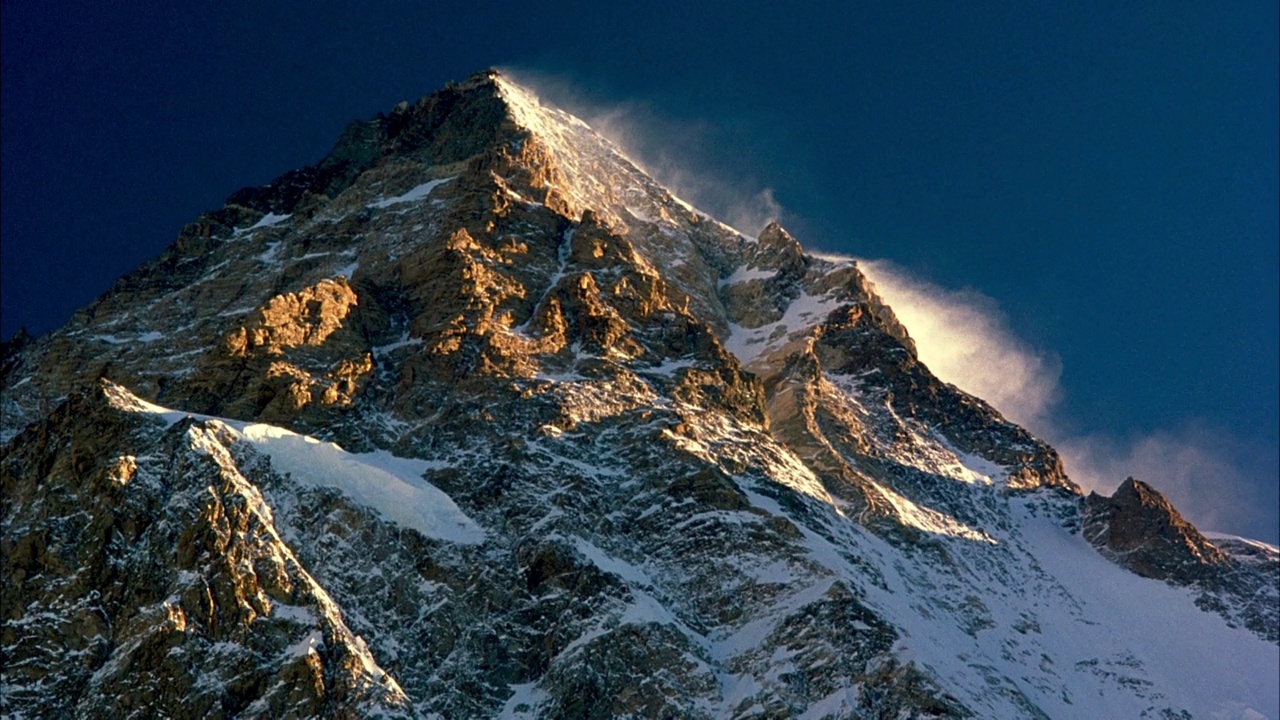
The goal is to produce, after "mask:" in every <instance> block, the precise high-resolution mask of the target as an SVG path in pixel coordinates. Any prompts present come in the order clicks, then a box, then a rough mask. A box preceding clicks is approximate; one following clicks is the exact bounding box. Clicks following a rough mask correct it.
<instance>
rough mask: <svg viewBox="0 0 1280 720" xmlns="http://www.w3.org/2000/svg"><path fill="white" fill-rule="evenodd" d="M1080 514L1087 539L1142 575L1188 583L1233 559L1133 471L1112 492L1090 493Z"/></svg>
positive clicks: (1103, 551) (1209, 574)
mask: <svg viewBox="0 0 1280 720" xmlns="http://www.w3.org/2000/svg"><path fill="white" fill-rule="evenodd" d="M1081 519H1082V530H1083V533H1084V537H1085V539H1086V540H1088V541H1089V542H1090V543H1092V544H1093V545H1094V546H1095V547H1097V548H1098V550H1099V551H1100V552H1101V553H1102V554H1103V555H1105V556H1107V557H1109V558H1111V559H1112V560H1114V561H1115V562H1117V563H1118V564H1120V565H1122V566H1124V567H1126V568H1128V569H1130V570H1132V571H1133V572H1135V573H1137V574H1139V575H1142V576H1143V577H1150V578H1156V579H1159V580H1168V581H1172V582H1176V583H1179V584H1183V585H1185V584H1190V583H1193V582H1197V581H1205V580H1211V579H1212V578H1213V576H1214V575H1215V572H1216V570H1217V568H1219V567H1222V566H1226V565H1227V564H1229V558H1228V557H1227V556H1226V554H1224V553H1223V552H1222V551H1221V550H1219V549H1218V548H1217V547H1216V546H1214V545H1213V544H1212V543H1211V542H1209V540H1208V539H1206V538H1205V537H1204V536H1203V535H1201V534H1200V532H1199V531H1198V530H1196V528H1195V526H1194V525H1192V524H1191V523H1189V522H1187V521H1186V520H1185V519H1184V518H1183V517H1182V515H1181V514H1179V513H1178V511H1177V510H1176V509H1175V508H1174V507H1173V505H1172V504H1170V503H1169V501H1168V500H1167V499H1165V497H1164V496H1163V495H1161V494H1160V492H1159V491H1158V490H1156V489H1155V488H1153V487H1151V486H1150V485H1148V484H1146V483H1144V482H1142V481H1140V480H1136V479H1134V478H1132V477H1130V478H1128V479H1126V480H1125V481H1124V482H1123V483H1121V484H1120V487H1118V488H1116V491H1115V493H1113V494H1112V495H1111V497H1106V496H1104V495H1099V494H1098V493H1097V492H1092V493H1089V496H1088V497H1087V498H1085V506H1084V512H1083V516H1082V518H1081Z"/></svg>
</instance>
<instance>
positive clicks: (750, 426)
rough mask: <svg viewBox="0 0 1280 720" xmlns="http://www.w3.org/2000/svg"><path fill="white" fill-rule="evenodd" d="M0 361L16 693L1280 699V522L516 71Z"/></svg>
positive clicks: (250, 713) (349, 708)
mask: <svg viewBox="0 0 1280 720" xmlns="http://www.w3.org/2000/svg"><path fill="white" fill-rule="evenodd" d="M281 131H282V132H287V129H282V130H281ZM0 373H2V378H0V382H2V385H0V387H2V388H3V398H2V407H0V409H2V411H3V436H2V438H0V439H2V440H3V442H4V446H3V448H4V449H3V458H2V460H0V481H2V483H3V487H2V489H3V518H2V522H3V525H2V528H3V531H2V532H3V537H2V541H3V548H2V549H3V569H2V573H3V578H2V587H0V614H2V615H3V626H2V629H0V653H2V655H0V666H2V669H0V683H2V684H0V699H2V702H3V713H4V714H5V716H7V717H15V718H18V717H21V718H46V717H47V718H63V717H84V718H153V717H154V718H158V717H171V718H231V717H244V718H257V717H268V718H272V719H273V720H275V719H279V718H302V717H333V718H360V717H404V718H499V717H500V718H613V717H632V718H791V717H802V718H1191V717H1196V718H1258V717H1270V718H1277V717H1278V716H1280V700H1278V699H1277V688H1276V678H1277V676H1278V675H1280V644H1278V643H1280V638H1278V633H1277V608H1278V607H1280V591H1278V590H1277V583H1278V582H1280V554H1277V550H1276V548H1274V547H1272V546H1269V545H1265V544H1262V543H1256V542H1252V541H1248V540H1244V539H1240V538H1230V537H1221V536H1206V535H1204V534H1202V533H1200V532H1199V531H1198V530H1197V529H1196V528H1195V527H1193V526H1191V525H1190V524H1189V523H1187V522H1186V521H1185V520H1183V519H1182V518H1181V516H1180V515H1179V514H1178V513H1177V511H1176V510H1175V509H1174V508H1172V507H1171V506H1170V505H1169V503H1168V502H1167V501H1165V500H1164V498H1162V497H1161V496H1160V495H1159V493H1157V492H1156V491H1155V490H1154V489H1153V488H1152V487H1151V486H1149V485H1146V484H1144V483H1141V482H1138V481H1133V480H1130V481H1128V482H1126V483H1124V484H1123V485H1121V486H1120V489H1119V490H1118V491H1117V492H1116V493H1115V495H1114V496H1112V497H1109V498H1108V497H1102V496H1098V495H1089V496H1087V497H1086V496H1085V495H1084V494H1083V493H1082V491H1081V489H1080V488H1079V487H1078V486H1077V485H1076V484H1075V483H1074V482H1073V481H1072V480H1071V479H1070V478H1069V477H1068V476H1067V474H1066V473H1065V472H1064V470H1063V465H1062V462H1061V460H1060V458H1059V456H1058V453H1057V452H1055V451H1054V449H1053V448H1052V447H1050V446H1048V445H1047V444H1045V443H1044V442H1042V441H1040V440H1038V439H1037V438H1035V437H1033V436H1032V435H1031V434H1030V433H1028V432H1027V431H1026V430H1024V429H1022V428H1021V427H1018V426H1017V425H1015V424H1013V423H1011V422H1009V421H1007V420H1006V419H1004V418H1003V417H1002V416H1001V415H1000V413H999V412H997V411H996V410H995V409H993V408H992V407H991V406H989V405H988V404H987V403H985V402H983V401H982V400H981V399H979V398H976V397H973V396H971V395H968V394H966V393H965V392H963V391H961V390H960V389H958V388H956V387H954V386H952V385H949V384H947V383H945V382H942V381H940V380H938V379H937V378H936V377H935V376H934V375H933V374H932V373H931V372H930V371H929V369H928V368H927V367H926V366H925V365H924V364H922V363H921V362H920V360H919V359H918V357H917V355H916V352H915V347H914V344H913V342H912V340H911V336H910V328H906V327H903V325H902V324H901V323H899V322H898V320H897V319H896V318H895V316H894V313H893V309H892V308H890V307H889V306H887V305H886V304H885V303H884V302H883V301H882V300H881V299H880V298H879V297H878V296H877V295H876V292H875V288H874V286H872V285H871V284H870V283H869V282H868V280H867V279H866V277H865V276H864V275H863V274H862V272H861V271H860V270H859V267H858V264H857V263H856V262H854V261H852V260H844V259H833V258H830V257H826V256H817V255H813V254H810V253H807V252H806V251H805V250H804V248H803V247H802V246H801V244H800V243H799V242H798V241H797V240H796V239H795V238H793V237H792V236H791V235H790V234H789V233H788V232H787V231H786V230H785V229H783V228H782V227H780V226H779V225H777V224H770V225H769V226H768V227H766V228H765V229H764V230H763V231H762V232H761V233H759V235H758V237H749V236H747V235H745V234H743V233H741V232H739V231H738V230H735V229H734V228H732V227H729V226H727V225H725V224H723V223H721V222H718V221H717V220H716V219H714V218H712V217H710V216H708V215H706V214H704V213H702V212H700V211H699V210H697V209H695V208H694V207H692V206H690V205H689V204H687V203H685V202H683V201H682V200H680V199H679V198H677V197H676V196H674V195H673V194H672V193H671V192H669V191H668V190H666V189H664V188H663V187H661V186H660V185H659V184H657V183H656V182H655V181H654V180H653V179H652V178H650V177H649V176H647V175H646V174H645V173H644V172H643V171H642V170H641V169H640V168H638V167H637V166H636V165H635V164H633V163H632V162H630V161H629V160H628V159H627V158H626V157H625V156H624V155H623V154H622V153H621V152H620V151H619V150H618V149H617V148H616V147H615V146H614V145H613V144H611V143H610V142H609V141H608V140H606V139H604V138H603V137H601V136H600V135H597V134H596V133H595V132H593V131H592V129H591V128H590V127H588V125H587V124H585V123H584V122H582V121H581V120H579V119H577V118H575V117H573V116H572V115H569V114H567V113H565V112H562V111H560V110H557V109H555V108H552V107H548V106H546V105H544V104H543V103H541V102H540V101H539V100H538V98H537V97H536V96H535V95H534V94H533V93H531V92H530V91H528V90H526V89H524V88H522V87H520V86H519V85H517V84H516V83H514V82H512V81H511V80H510V79H508V78H506V77H504V76H501V75H499V74H498V73H495V72H492V71H490V72H484V73H480V74H477V75H475V76H473V77H471V78H469V79H467V80H466V81H465V82H462V83H459V84H454V85H450V86H448V87H446V88H445V89H443V90H441V91H439V92H437V93H435V94H433V95H430V96H429V97H426V98H423V99H422V100H420V101H418V102H416V103H413V104H409V103H401V104H400V105H398V106H396V107H395V108H394V109H392V110H391V111H390V112H389V113H386V114H379V115H378V116H376V117H375V118H373V119H372V120H369V121H365V122H356V123H353V124H352V125H351V126H350V127H348V128H347V130H346V131H345V132H344V133H343V134H342V136H341V138H340V139H339V140H338V143H337V145H336V146H335V147H334V149H333V151H332V152H331V153H330V154H329V155H328V156H327V157H326V158H324V159H323V160H321V161H320V162H319V163H317V164H316V165H313V166H311V167H307V168H303V169H301V170H295V171H291V172H288V173H286V174H284V175H282V176H281V177H280V178H279V179H277V180H275V181H274V182H272V183H271V184H270V185H267V186H265V187H258V188H247V189H244V190H240V191H238V192H236V193H234V194H232V195H231V196H230V198H229V199H228V201H227V203H226V205H225V206H224V207H222V208H221V209H219V210H216V211H213V212H210V213H207V214H205V215H203V216H201V217H200V218H198V219H197V220H196V221H195V222H193V223H191V224H190V225H188V226H187V227H185V228H183V229H182V231H181V232H180V233H179V235H178V238H177V240H176V241H175V242H174V243H173V244H172V245H171V246H170V247H169V248H168V249H167V250H165V251H164V252H163V253H162V254H161V255H160V256H159V257H158V258H156V259H155V260H153V261H151V262H149V263H147V264H146V265H144V266H143V267H141V268H139V269H138V270H137V271H136V272H134V273H132V274H130V275H128V276H126V277H124V278H122V279H120V280H119V281H118V282H117V283H116V284H115V286H114V287H113V288H111V290H110V291H109V292H107V293H106V294H105V295H103V296H102V297H101V298H99V299H98V300H97V301H95V302H94V303H92V304H91V305H89V306H88V307H86V308H84V309H82V310H81V311H79V312H78V313H77V314H76V315H75V316H74V317H73V318H72V320H71V321H70V322H69V323H68V324H67V325H66V326H65V327H63V328H62V329H60V330H58V331H56V332H53V333H51V334H49V335H47V336H44V337H40V338H31V337H28V336H25V335H20V336H17V337H15V338H13V339H12V340H10V341H9V342H7V343H5V345H4V348H3V358H2V360H0ZM1156 480H1158V479H1156Z"/></svg>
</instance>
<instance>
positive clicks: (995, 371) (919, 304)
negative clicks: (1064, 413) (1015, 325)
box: [858, 260, 1062, 433]
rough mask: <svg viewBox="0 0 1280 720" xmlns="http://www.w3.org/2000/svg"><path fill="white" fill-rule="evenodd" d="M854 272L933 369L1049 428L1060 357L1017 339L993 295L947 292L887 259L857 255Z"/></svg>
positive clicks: (1026, 422) (1026, 421) (1033, 425)
mask: <svg viewBox="0 0 1280 720" xmlns="http://www.w3.org/2000/svg"><path fill="white" fill-rule="evenodd" d="M858 266H859V267H860V268H861V269H862V272H863V273H864V274H865V275H866V276H867V278H868V279H869V280H871V282H872V284H874V285H875V288H876V292H877V294H879V295H880V297H882V298H884V300H885V301H886V302H887V303H889V306H890V307H892V308H893V312H894V314H895V315H897V316H898V320H899V321H901V322H902V324H903V325H905V326H906V327H907V332H908V333H909V334H910V335H911V338H912V339H913V340H915V343H916V348H917V350H919V353H920V359H921V360H922V361H924V364H925V365H928V366H929V369H930V370H932V371H933V373H934V374H935V375H937V376H938V377H940V378H942V379H943V380H946V381H947V382H949V383H952V384H954V385H956V386H957V387H959V388H960V389H962V390H964V391H965V392H968V393H970V394H973V395H977V396H978V397H980V398H982V399H983V400H986V401H987V402H989V403H991V405H993V406H994V407H995V408H996V409H997V410H999V411H1000V412H1001V413H1002V414H1003V415H1004V416H1005V417H1007V418H1009V419H1010V420H1012V421H1013V422H1016V423H1018V424H1019V425H1023V426H1026V427H1027V428H1029V429H1031V430H1032V431H1034V432H1040V433H1045V432H1047V431H1048V429H1049V410H1050V408H1051V407H1052V406H1053V404H1054V402H1055V401H1056V400H1057V399H1058V397H1059V395H1060V394H1061V393H1060V388H1059V379H1060V378H1061V377H1062V362H1061V361H1060V360H1059V359H1058V356H1057V355H1055V354H1053V353H1048V352H1044V351H1041V350H1037V349H1036V348H1034V347H1032V346H1031V345H1029V344H1028V343H1026V342H1024V341H1023V340H1021V339H1020V338H1018V337H1017V336H1016V335H1015V334H1014V333H1013V331H1012V330H1011V329H1010V328H1009V321H1008V318H1007V317H1005V314H1004V313H1003V312H1002V311H1001V310H1000V306H999V305H998V304H997V303H996V301H995V300H994V299H992V298H990V297H988V296H986V295H983V294H982V293H980V292H978V291H976V290H971V289H967V288H966V289H964V290H947V289H945V288H942V287H939V286H937V285H934V284H933V283H931V282H929V281H927V280H923V279H920V278H917V277H913V276H911V275H909V274H908V273H907V272H906V271H904V270H903V269H902V268H900V267H898V266H896V265H894V264H893V263H891V262H889V261H887V260H872V261H859V263H858Z"/></svg>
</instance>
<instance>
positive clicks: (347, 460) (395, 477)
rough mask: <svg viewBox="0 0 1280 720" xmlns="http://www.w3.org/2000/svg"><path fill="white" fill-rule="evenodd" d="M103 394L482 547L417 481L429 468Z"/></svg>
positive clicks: (435, 534)
mask: <svg viewBox="0 0 1280 720" xmlns="http://www.w3.org/2000/svg"><path fill="white" fill-rule="evenodd" d="M108 394H109V395H110V396H111V398H112V402H113V404H115V405H116V406H117V407H120V408H121V409H125V410H130V411H133V412H139V413H145V414H149V415H153V416H156V417H159V418H161V419H163V420H164V421H165V422H167V423H169V424H170V425H172V424H174V423H176V422H178V421H180V420H182V419H183V418H186V417H195V418H198V419H200V420H211V421H215V422H219V423H222V424H223V425H225V426H227V427H228V428H229V429H231V430H232V432H233V433H235V435H236V437H237V438H239V439H241V440H244V441H245V442H247V443H249V444H251V445H253V446H254V448H255V449H257V450H258V451H259V452H262V453H263V454H265V455H267V456H268V457H270V458H271V464H272V466H273V467H274V468H275V469H276V471H278V472H280V473H282V474H288V475H289V476H290V477H292V479H293V480H294V481H295V482H298V483H302V484H303V485H309V486H312V487H328V488H334V489H336V490H339V491H341V492H342V493H343V494H344V495H346V496H347V497H348V498H350V499H351V500H354V501H355V502H356V503H358V504H360V505H363V506H365V507H368V508H370V509H372V510H374V511H376V512H377V513H378V514H379V515H381V516H382V517H383V518H385V519H387V520H389V521H391V522H393V523H395V524H397V525H400V526H401V527H406V528H410V529H412V530H417V531H418V532H420V533H422V534H423V535H425V536H427V537H429V538H434V539H437V540H444V541H447V542H454V543H460V544H478V543H482V542H484V539H485V533H484V530H483V529H481V528H480V526H479V525H477V524H476V522H475V521H474V520H472V519H471V518H470V517H467V515H466V513H464V512H462V510H461V509H460V508H459V507H458V506H457V504H455V503H454V502H453V500H452V499H450V498H449V496H448V495H446V494H445V493H444V492H442V491H441V490H440V489H439V488H437V487H435V486H434V485H432V484H431V483H429V482H427V481H426V480H424V479H422V476H423V474H424V473H425V472H426V471H427V470H429V469H431V468H432V467H434V466H433V465H432V464H431V463H429V462H426V461H423V460H412V459H408V458H400V457H396V456H395V455H392V454H391V453H389V452H387V451H385V450H379V451H377V452H371V453H351V452H347V451H346V450H343V449H342V448H341V447H339V446H338V445H337V444H336V443H331V442H325V441H323V440H317V439H316V438H313V437H310V436H308V435H300V434H298V433H295V432H293V431H291V430H285V429H284V428H280V427H276V426H274V425H268V424H266V423H251V422H244V421H241V420H229V419H226V418H218V417H210V416H207V415H195V414H192V413H185V412H181V411H178V410H171V409H169V408H165V407H161V406H159V405H155V404H152V403H149V402H147V401H145V400H142V399H141V398H138V397H137V396H134V395H133V394H131V393H129V392H128V391H127V390H125V389H124V388H122V387H119V386H111V387H110V388H109V389H108Z"/></svg>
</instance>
